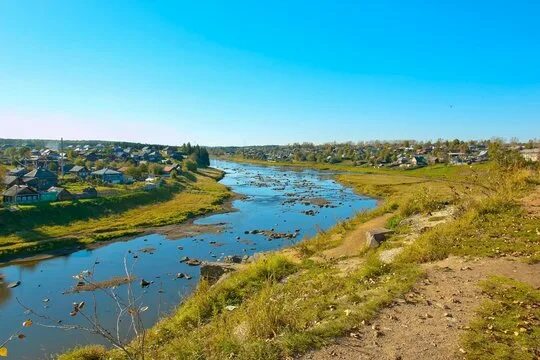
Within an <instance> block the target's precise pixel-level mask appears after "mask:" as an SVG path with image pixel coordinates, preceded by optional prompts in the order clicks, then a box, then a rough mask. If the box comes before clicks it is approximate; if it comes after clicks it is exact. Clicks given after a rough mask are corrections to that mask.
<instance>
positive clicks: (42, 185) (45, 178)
mask: <svg viewBox="0 0 540 360" xmlns="http://www.w3.org/2000/svg"><path fill="white" fill-rule="evenodd" d="M23 181H24V183H25V184H26V185H28V186H31V187H34V188H35V189H36V190H38V191H45V190H47V189H49V188H50V187H51V186H56V185H57V184H58V176H57V175H56V174H55V173H53V172H52V171H49V170H47V169H45V168H42V167H40V168H37V169H34V170H32V171H30V172H29V173H27V174H25V175H24V176H23Z"/></svg>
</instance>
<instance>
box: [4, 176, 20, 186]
mask: <svg viewBox="0 0 540 360" xmlns="http://www.w3.org/2000/svg"><path fill="white" fill-rule="evenodd" d="M2 181H3V184H4V187H5V188H6V189H9V188H10V187H12V186H13V185H24V181H23V179H22V178H20V177H18V176H12V175H6V176H5V177H4V179H3V180H2Z"/></svg>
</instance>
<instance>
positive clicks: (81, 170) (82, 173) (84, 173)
mask: <svg viewBox="0 0 540 360" xmlns="http://www.w3.org/2000/svg"><path fill="white" fill-rule="evenodd" d="M68 173H69V174H71V175H75V176H76V177H78V178H79V179H86V178H87V177H88V175H89V174H90V170H88V169H87V168H86V166H79V165H75V166H74V167H72V168H71V169H70V170H69V171H68Z"/></svg>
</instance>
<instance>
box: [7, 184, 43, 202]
mask: <svg viewBox="0 0 540 360" xmlns="http://www.w3.org/2000/svg"><path fill="white" fill-rule="evenodd" d="M2 199H3V201H4V203H8V204H31V203H35V202H38V201H39V193H38V192H37V191H36V190H34V189H32V188H31V187H29V186H26V185H13V186H12V187H10V188H9V189H7V190H6V191H4V192H3V193H2Z"/></svg>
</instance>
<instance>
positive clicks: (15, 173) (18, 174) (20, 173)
mask: <svg viewBox="0 0 540 360" xmlns="http://www.w3.org/2000/svg"><path fill="white" fill-rule="evenodd" d="M27 172H28V170H26V169H25V168H23V167H18V168H15V169H11V170H9V171H8V175H11V176H16V177H22V176H24V174H26V173H27Z"/></svg>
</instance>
